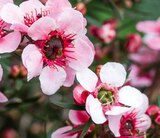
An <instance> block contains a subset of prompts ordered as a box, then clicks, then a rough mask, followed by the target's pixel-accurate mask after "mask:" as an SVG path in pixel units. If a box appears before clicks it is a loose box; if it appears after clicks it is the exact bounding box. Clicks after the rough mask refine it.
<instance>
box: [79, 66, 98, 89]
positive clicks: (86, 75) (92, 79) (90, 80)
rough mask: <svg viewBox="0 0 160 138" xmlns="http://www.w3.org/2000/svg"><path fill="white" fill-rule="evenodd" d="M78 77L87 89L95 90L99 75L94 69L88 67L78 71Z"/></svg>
mask: <svg viewBox="0 0 160 138" xmlns="http://www.w3.org/2000/svg"><path fill="white" fill-rule="evenodd" d="M76 77H77V80H78V82H79V83H80V84H81V85H82V87H83V88H85V89H86V90H87V91H89V92H92V91H94V90H95V88H96V85H97V82H98V77H97V75H96V74H95V73H94V72H93V71H91V70H90V69H88V68H86V69H84V70H82V71H79V72H77V73H76Z"/></svg>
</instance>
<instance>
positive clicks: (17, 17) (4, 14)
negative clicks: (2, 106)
mask: <svg viewBox="0 0 160 138" xmlns="http://www.w3.org/2000/svg"><path fill="white" fill-rule="evenodd" d="M1 18H2V19H3V20H4V21H5V22H7V23H10V24H14V23H24V13H23V12H22V11H21V9H20V8H19V7H18V6H17V5H14V4H12V3H7V4H6V5H5V6H3V8H2V9H1Z"/></svg>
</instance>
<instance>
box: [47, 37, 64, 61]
mask: <svg viewBox="0 0 160 138" xmlns="http://www.w3.org/2000/svg"><path fill="white" fill-rule="evenodd" d="M44 50H45V52H44V54H45V56H46V57H47V58H48V59H49V60H55V59H56V58H59V57H61V56H62V54H63V42H62V40H61V38H56V37H53V38H51V39H50V40H49V41H48V42H47V43H46V45H45V47H44Z"/></svg>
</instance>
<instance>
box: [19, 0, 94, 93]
mask: <svg viewBox="0 0 160 138" xmlns="http://www.w3.org/2000/svg"><path fill="white" fill-rule="evenodd" d="M48 2H49V1H48ZM55 4H56V3H55ZM52 6H54V5H52ZM70 21H72V22H70ZM85 25H86V24H85V22H84V17H83V15H82V14H81V13H80V12H79V11H76V10H74V9H72V8H68V9H66V10H65V12H61V13H59V14H58V16H56V18H52V17H47V16H46V17H43V18H40V19H39V20H37V21H36V22H35V23H34V24H33V25H32V26H30V28H29V29H28V35H29V36H30V37H31V38H32V39H33V42H32V43H33V44H29V45H28V46H26V48H25V49H24V50H23V53H22V61H23V64H24V66H25V67H26V68H27V70H28V80H30V79H32V78H33V77H36V76H38V75H40V77H39V79H40V83H41V88H42V91H43V92H44V93H45V94H47V95H51V94H54V93H55V92H56V91H57V90H58V89H59V88H60V87H61V86H62V85H64V86H67V87H68V86H71V85H72V84H73V82H74V78H75V73H76V71H80V70H82V69H84V68H87V67H88V66H89V65H90V64H91V63H92V61H93V58H94V47H93V45H92V43H91V42H90V40H89V39H88V38H87V37H86V35H85V33H86V29H85Z"/></svg>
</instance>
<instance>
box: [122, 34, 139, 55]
mask: <svg viewBox="0 0 160 138" xmlns="http://www.w3.org/2000/svg"><path fill="white" fill-rule="evenodd" d="M141 44H142V40H141V36H140V35H139V34H130V35H128V36H127V42H126V43H125V48H126V49H127V51H128V52H130V53H134V52H137V51H138V49H139V48H140V46H141Z"/></svg>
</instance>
